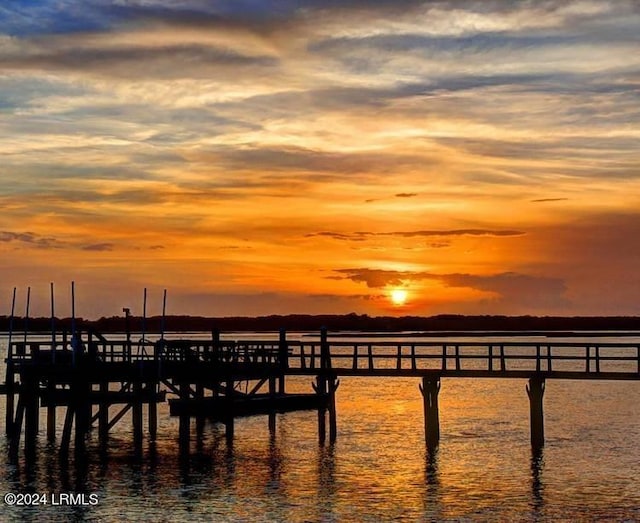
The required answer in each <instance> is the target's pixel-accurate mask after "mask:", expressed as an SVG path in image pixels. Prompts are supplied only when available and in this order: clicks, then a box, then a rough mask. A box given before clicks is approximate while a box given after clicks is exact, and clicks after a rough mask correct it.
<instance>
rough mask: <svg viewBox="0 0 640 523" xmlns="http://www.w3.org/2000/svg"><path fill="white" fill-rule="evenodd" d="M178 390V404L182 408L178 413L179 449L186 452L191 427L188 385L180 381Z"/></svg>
mask: <svg viewBox="0 0 640 523" xmlns="http://www.w3.org/2000/svg"><path fill="white" fill-rule="evenodd" d="M179 390H180V403H181V407H182V409H181V412H180V428H179V439H180V448H181V449H182V450H186V451H188V449H189V430H190V425H191V418H190V416H189V412H188V410H187V409H188V408H189V383H188V382H186V381H181V382H180V385H179Z"/></svg>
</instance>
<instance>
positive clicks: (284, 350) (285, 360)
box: [278, 329, 289, 394]
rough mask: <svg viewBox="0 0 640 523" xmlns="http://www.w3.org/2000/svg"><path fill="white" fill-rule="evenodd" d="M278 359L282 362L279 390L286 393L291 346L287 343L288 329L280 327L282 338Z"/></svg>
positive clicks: (279, 344)
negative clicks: (285, 386) (286, 374)
mask: <svg viewBox="0 0 640 523" xmlns="http://www.w3.org/2000/svg"><path fill="white" fill-rule="evenodd" d="M278 360H279V363H280V376H279V383H278V392H279V393H280V394H284V392H285V389H284V385H285V372H286V371H287V370H288V369H289V347H288V345H287V331H286V330H285V329H280V340H279V343H278Z"/></svg>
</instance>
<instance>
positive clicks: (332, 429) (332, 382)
mask: <svg viewBox="0 0 640 523" xmlns="http://www.w3.org/2000/svg"><path fill="white" fill-rule="evenodd" d="M339 385H340V381H339V380H337V379H336V378H335V376H332V377H331V378H330V379H329V381H328V387H329V401H328V412H329V442H330V443H334V442H335V441H336V438H337V437H338V420H337V414H336V390H338V386H339Z"/></svg>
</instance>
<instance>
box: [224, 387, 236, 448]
mask: <svg viewBox="0 0 640 523" xmlns="http://www.w3.org/2000/svg"><path fill="white" fill-rule="evenodd" d="M233 395H234V392H233V380H227V384H226V386H225V396H226V400H227V416H226V420H225V436H226V438H227V441H228V442H229V441H231V440H232V439H233V432H234V429H235V427H234V425H235V420H234V417H233Z"/></svg>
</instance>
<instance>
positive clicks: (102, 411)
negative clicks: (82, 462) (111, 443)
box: [98, 381, 109, 444]
mask: <svg viewBox="0 0 640 523" xmlns="http://www.w3.org/2000/svg"><path fill="white" fill-rule="evenodd" d="M108 392H109V382H107V381H102V382H100V394H101V395H103V400H102V401H101V402H100V404H99V405H98V437H99V439H100V443H102V444H104V443H106V442H107V439H108V438H109V403H108V402H107V401H106V399H105V398H106V396H107V393H108Z"/></svg>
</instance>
